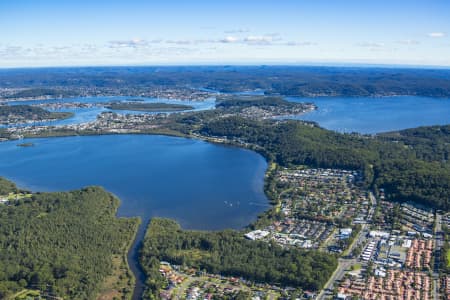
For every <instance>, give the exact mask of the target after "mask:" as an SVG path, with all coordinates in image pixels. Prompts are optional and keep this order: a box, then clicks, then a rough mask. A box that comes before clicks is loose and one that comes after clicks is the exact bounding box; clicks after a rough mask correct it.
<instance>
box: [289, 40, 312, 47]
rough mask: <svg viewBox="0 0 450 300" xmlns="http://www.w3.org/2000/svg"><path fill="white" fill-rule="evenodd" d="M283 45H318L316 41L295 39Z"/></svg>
mask: <svg viewBox="0 0 450 300" xmlns="http://www.w3.org/2000/svg"><path fill="white" fill-rule="evenodd" d="M283 45H285V46H315V45H317V43H314V42H294V41H290V42H286V43H284V44H283Z"/></svg>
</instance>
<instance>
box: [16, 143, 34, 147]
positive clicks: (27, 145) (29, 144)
mask: <svg viewBox="0 0 450 300" xmlns="http://www.w3.org/2000/svg"><path fill="white" fill-rule="evenodd" d="M33 146H34V143H21V144H17V147H33Z"/></svg>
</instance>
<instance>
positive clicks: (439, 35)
mask: <svg viewBox="0 0 450 300" xmlns="http://www.w3.org/2000/svg"><path fill="white" fill-rule="evenodd" d="M428 36H429V37H431V38H442V37H444V36H446V34H445V33H444V32H430V33H428Z"/></svg>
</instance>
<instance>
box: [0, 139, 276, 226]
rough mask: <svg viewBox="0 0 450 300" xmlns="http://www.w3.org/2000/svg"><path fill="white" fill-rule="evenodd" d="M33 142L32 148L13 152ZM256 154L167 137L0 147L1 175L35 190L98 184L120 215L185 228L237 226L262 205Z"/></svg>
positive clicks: (260, 169) (264, 202)
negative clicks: (109, 194) (159, 218)
mask: <svg viewBox="0 0 450 300" xmlns="http://www.w3.org/2000/svg"><path fill="white" fill-rule="evenodd" d="M28 141H30V142H33V143H34V144H35V146H34V147H17V146H16V145H17V144H18V143H23V142H28ZM265 168H266V162H265V160H264V159H263V158H262V157H261V156H260V155H258V154H256V153H254V152H251V151H247V150H243V149H238V148H231V147H224V146H219V145H214V144H210V143H206V142H203V141H198V140H192V139H182V138H174V137H165V136H146V135H112V136H86V137H67V138H48V139H26V140H21V141H11V142H4V143H0V176H4V177H7V178H10V179H11V180H13V181H15V182H17V183H18V184H19V185H20V186H21V187H23V188H28V189H31V190H33V191H61V190H71V189H78V188H81V187H84V186H87V185H100V186H103V187H105V188H106V189H107V190H108V191H110V192H112V193H114V194H115V195H117V196H118V197H119V198H120V199H121V200H122V204H121V206H120V209H119V215H121V216H140V217H142V218H143V219H144V220H148V219H149V218H150V217H152V216H162V217H170V218H174V219H177V220H178V221H179V222H180V223H181V225H182V226H183V227H185V228H197V229H222V228H241V227H243V226H245V225H247V224H249V223H250V222H251V221H252V220H254V218H255V217H256V216H257V214H258V213H260V212H261V211H263V210H264V209H265V208H267V200H266V198H265V196H264V193H263V177H264V170H265Z"/></svg>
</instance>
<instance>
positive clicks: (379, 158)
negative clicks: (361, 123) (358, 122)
mask: <svg viewBox="0 0 450 300" xmlns="http://www.w3.org/2000/svg"><path fill="white" fill-rule="evenodd" d="M199 132H200V133H201V134H203V135H207V136H208V135H210V136H221V137H223V136H226V137H228V138H231V139H237V140H238V141H239V142H246V143H251V144H256V145H258V146H259V147H260V148H259V149H258V150H259V151H260V152H262V153H263V154H264V155H265V156H266V157H267V158H268V159H270V160H274V161H276V162H277V163H279V164H281V165H284V166H288V165H291V164H306V165H309V166H313V167H327V168H328V167H330V168H331V167H332V168H350V169H362V170H363V171H364V174H365V179H366V184H367V185H368V186H372V187H383V188H385V189H386V191H387V195H388V197H389V198H390V199H391V200H396V201H406V200H412V201H417V202H421V203H424V204H429V205H431V206H433V207H436V208H441V209H445V210H449V209H450V203H449V201H450V163H449V162H448V160H447V158H448V152H449V144H448V143H447V142H446V141H448V139H449V137H448V126H441V127H428V128H420V129H415V130H409V131H405V132H401V133H396V134H390V135H383V136H379V137H373V136H360V135H352V134H341V133H337V132H333V131H329V130H325V129H322V128H319V127H317V126H314V125H311V124H304V123H302V122H298V121H285V122H271V121H254V120H248V119H244V118H239V117H229V118H214V119H211V120H209V121H204V125H203V126H202V127H201V128H200V129H199ZM414 132H415V134H414ZM433 132H434V134H433ZM436 132H437V133H436ZM394 137H395V138H394ZM425 137H428V138H425ZM436 145H439V146H436Z"/></svg>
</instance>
